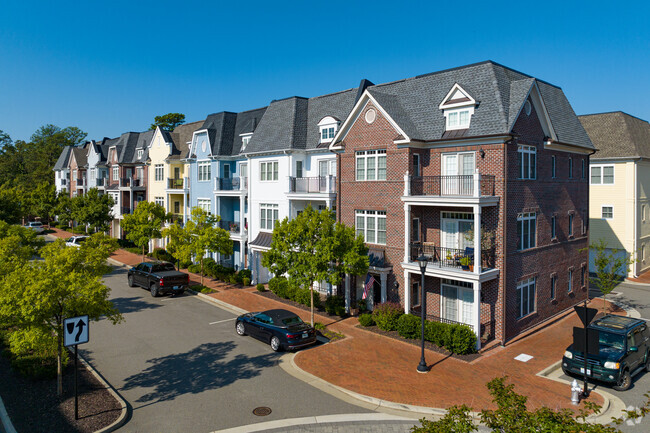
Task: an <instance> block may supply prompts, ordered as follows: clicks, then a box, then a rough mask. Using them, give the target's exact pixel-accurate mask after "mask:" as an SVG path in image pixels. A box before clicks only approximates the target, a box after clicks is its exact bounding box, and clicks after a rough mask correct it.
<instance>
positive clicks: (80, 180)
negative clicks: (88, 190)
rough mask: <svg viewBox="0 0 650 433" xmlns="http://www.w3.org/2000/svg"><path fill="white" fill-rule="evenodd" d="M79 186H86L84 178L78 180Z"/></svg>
mask: <svg viewBox="0 0 650 433" xmlns="http://www.w3.org/2000/svg"><path fill="white" fill-rule="evenodd" d="M77 186H84V178H83V177H78V178H77Z"/></svg>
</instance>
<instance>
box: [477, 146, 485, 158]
mask: <svg viewBox="0 0 650 433" xmlns="http://www.w3.org/2000/svg"><path fill="white" fill-rule="evenodd" d="M478 154H479V155H481V159H483V158H485V151H484V150H483V148H482V147H481V148H480V149H479V150H478Z"/></svg>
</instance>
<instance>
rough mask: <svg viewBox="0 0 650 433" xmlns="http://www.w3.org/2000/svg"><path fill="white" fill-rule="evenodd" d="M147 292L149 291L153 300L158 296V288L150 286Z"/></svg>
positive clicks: (153, 285)
mask: <svg viewBox="0 0 650 433" xmlns="http://www.w3.org/2000/svg"><path fill="white" fill-rule="evenodd" d="M149 290H150V291H151V296H153V297H154V298H155V297H157V296H158V286H156V285H155V284H152V285H151V287H150V288H149Z"/></svg>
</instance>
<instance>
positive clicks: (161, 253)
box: [149, 248, 176, 263]
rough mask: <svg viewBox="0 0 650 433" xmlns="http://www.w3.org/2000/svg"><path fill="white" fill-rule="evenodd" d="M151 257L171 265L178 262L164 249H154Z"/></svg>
mask: <svg viewBox="0 0 650 433" xmlns="http://www.w3.org/2000/svg"><path fill="white" fill-rule="evenodd" d="M149 255H150V256H151V257H153V258H154V259H156V260H162V261H165V262H171V263H175V262H176V260H175V259H174V256H172V255H171V254H170V253H168V252H167V250H165V249H164V248H154V250H153V252H151V253H150V254H149Z"/></svg>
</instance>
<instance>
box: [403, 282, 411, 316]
mask: <svg viewBox="0 0 650 433" xmlns="http://www.w3.org/2000/svg"><path fill="white" fill-rule="evenodd" d="M410 311H411V273H410V272H409V271H404V314H408V313H410Z"/></svg>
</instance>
